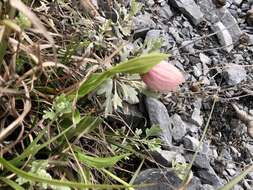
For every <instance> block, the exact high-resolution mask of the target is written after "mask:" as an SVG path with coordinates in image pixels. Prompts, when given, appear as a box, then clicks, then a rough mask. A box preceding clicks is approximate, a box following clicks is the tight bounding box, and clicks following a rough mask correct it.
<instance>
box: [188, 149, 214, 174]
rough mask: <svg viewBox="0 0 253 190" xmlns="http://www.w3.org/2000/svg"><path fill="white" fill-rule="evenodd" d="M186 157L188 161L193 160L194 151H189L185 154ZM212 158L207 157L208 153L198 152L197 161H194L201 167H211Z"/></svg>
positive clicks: (196, 165)
mask: <svg viewBox="0 0 253 190" xmlns="http://www.w3.org/2000/svg"><path fill="white" fill-rule="evenodd" d="M184 157H185V159H186V161H187V162H191V161H192V159H193V154H192V153H188V154H185V155H184ZM209 162H210V160H209V158H208V157H207V155H206V154H201V153H200V154H197V156H196V159H195V161H194V162H193V165H194V166H195V167H197V168H199V169H207V170H208V169H210V168H211V165H210V163H209Z"/></svg>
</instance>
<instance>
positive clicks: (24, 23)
mask: <svg viewBox="0 0 253 190" xmlns="http://www.w3.org/2000/svg"><path fill="white" fill-rule="evenodd" d="M15 21H16V24H17V25H19V26H20V28H21V29H27V28H31V26H32V23H31V21H30V20H29V19H28V18H27V17H26V16H25V15H24V14H23V13H21V12H19V13H18V15H17V16H16V18H15Z"/></svg>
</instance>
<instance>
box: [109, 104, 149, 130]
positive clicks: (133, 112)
mask: <svg viewBox="0 0 253 190" xmlns="http://www.w3.org/2000/svg"><path fill="white" fill-rule="evenodd" d="M116 111H117V112H118V114H120V116H121V117H122V118H123V119H124V122H126V123H127V124H128V126H130V127H131V128H143V127H145V126H146V123H147V122H146V119H145V117H144V116H143V114H142V113H141V111H140V110H139V109H138V106H137V105H132V104H125V105H124V106H123V108H118V109H117V110H116ZM112 119H113V118H112Z"/></svg>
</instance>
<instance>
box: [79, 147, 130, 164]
mask: <svg viewBox="0 0 253 190" xmlns="http://www.w3.org/2000/svg"><path fill="white" fill-rule="evenodd" d="M76 152H77V153H76V156H77V158H78V160H80V161H81V162H82V163H84V164H87V165H88V166H90V167H94V168H98V169H100V168H107V167H113V166H114V165H115V164H116V163H117V162H118V161H120V160H122V159H123V158H125V157H126V156H129V155H131V154H130V153H128V154H123V155H119V156H113V157H107V158H99V157H93V156H88V155H86V154H84V153H82V152H81V151H79V150H76Z"/></svg>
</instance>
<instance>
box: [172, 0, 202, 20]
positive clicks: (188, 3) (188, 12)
mask: <svg viewBox="0 0 253 190" xmlns="http://www.w3.org/2000/svg"><path fill="white" fill-rule="evenodd" d="M168 3H169V4H171V5H172V6H174V7H176V8H178V9H179V10H180V11H181V12H182V13H183V14H184V15H185V16H186V17H188V18H189V19H190V21H191V22H192V23H193V24H194V25H198V24H199V23H200V22H202V21H203V20H204V15H203V13H202V12H201V10H200V8H199V6H198V5H197V4H196V3H195V1H194V0H170V1H168Z"/></svg>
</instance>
